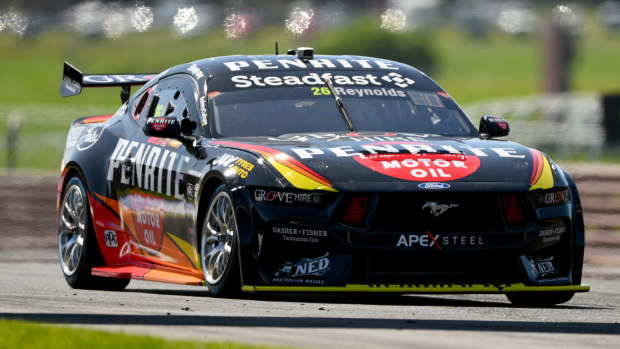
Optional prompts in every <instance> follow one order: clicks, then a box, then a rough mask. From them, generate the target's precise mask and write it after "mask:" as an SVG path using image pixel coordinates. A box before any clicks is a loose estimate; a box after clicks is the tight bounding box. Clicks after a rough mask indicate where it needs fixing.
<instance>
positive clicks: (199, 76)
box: [187, 64, 204, 79]
mask: <svg viewBox="0 0 620 349" xmlns="http://www.w3.org/2000/svg"><path fill="white" fill-rule="evenodd" d="M187 70H188V71H189V72H190V73H192V74H194V76H195V77H196V79H202V78H203V77H204V75H203V74H202V70H200V68H198V66H197V65H196V64H192V65H191V66H190V67H189V68H187Z"/></svg>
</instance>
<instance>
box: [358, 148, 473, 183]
mask: <svg viewBox="0 0 620 349" xmlns="http://www.w3.org/2000/svg"><path fill="white" fill-rule="evenodd" d="M354 159H355V160H356V161H357V162H359V163H360V164H362V165H364V166H365V167H367V168H369V169H371V170H373V171H375V172H379V173H382V174H384V175H388V176H390V177H395V178H400V179H405V180H409V181H417V182H427V181H428V180H433V179H440V180H442V181H453V180H456V179H459V178H463V177H466V176H469V175H470V174H472V173H474V172H476V171H477V170H478V168H479V167H480V159H479V158H478V157H477V156H473V155H468V156H465V155H457V154H427V153H424V154H411V155H407V154H372V155H368V156H364V155H362V156H356V157H354Z"/></svg>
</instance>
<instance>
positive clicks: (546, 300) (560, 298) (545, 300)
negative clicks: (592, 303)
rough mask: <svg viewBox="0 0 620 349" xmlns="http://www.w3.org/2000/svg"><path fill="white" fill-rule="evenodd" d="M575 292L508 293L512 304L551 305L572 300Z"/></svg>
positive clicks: (528, 305)
mask: <svg viewBox="0 0 620 349" xmlns="http://www.w3.org/2000/svg"><path fill="white" fill-rule="evenodd" d="M574 295H575V292H514V293H506V297H508V300H509V301H510V303H512V305H514V306H518V307H550V306H553V305H557V304H562V303H566V302H568V301H570V300H571V299H572V298H573V296H574Z"/></svg>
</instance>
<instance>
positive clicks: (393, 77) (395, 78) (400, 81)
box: [381, 72, 415, 88]
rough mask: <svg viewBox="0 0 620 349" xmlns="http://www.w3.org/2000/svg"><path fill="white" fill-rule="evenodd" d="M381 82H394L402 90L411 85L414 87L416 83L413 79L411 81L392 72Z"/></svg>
mask: <svg viewBox="0 0 620 349" xmlns="http://www.w3.org/2000/svg"><path fill="white" fill-rule="evenodd" d="M381 80H385V81H387V82H392V83H394V85H396V86H398V87H401V88H405V87H407V86H409V85H413V84H414V83H415V81H413V80H412V79H409V78H407V77H403V76H402V75H400V74H398V73H396V72H392V73H389V74H388V75H386V76H384V77H382V78H381Z"/></svg>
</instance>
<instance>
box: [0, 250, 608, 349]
mask: <svg viewBox="0 0 620 349" xmlns="http://www.w3.org/2000/svg"><path fill="white" fill-rule="evenodd" d="M585 272H586V276H585V280H584V282H585V283H588V284H590V285H591V286H592V291H591V292H589V293H586V294H578V295H576V296H575V298H573V300H571V301H570V302H569V303H567V304H566V305H562V306H557V307H553V308H544V309H532V308H515V307H512V306H511V305H510V304H509V303H508V301H507V300H506V299H505V298H504V296H502V295H442V296H394V295H392V296H389V295H388V296H386V295H376V294H375V295H358V296H346V295H271V294H270V295H256V294H248V295H246V296H245V297H244V298H242V299H214V298H209V297H206V296H205V293H204V290H203V289H202V288H200V287H195V286H193V287H192V286H177V285H169V284H161V283H153V282H145V281H136V280H133V281H132V282H131V283H130V284H129V287H128V288H127V289H126V290H125V291H123V292H102V291H87V290H74V289H71V288H69V287H68V286H67V284H66V283H65V281H64V278H63V277H62V273H61V271H60V266H59V264H58V258H57V256H56V251H55V250H53V249H49V248H46V249H34V250H33V249H12V250H6V249H5V250H0V275H1V276H2V277H1V280H2V281H1V283H0V296H1V298H2V301H1V302H0V318H5V319H22V320H29V321H40V322H46V323H53V324H62V325H71V326H87V327H93V328H98V329H104V330H109V331H112V332H127V333H145V334H150V335H153V336H163V337H169V338H183V339H198V340H233V341H237V342H248V343H255V344H271V345H285V346H292V347H297V348H320V349H325V348H356V349H358V348H359V349H362V348H415V347H420V348H429V347H431V348H480V347H491V346H492V347H495V348H527V347H534V348H558V347H562V348H564V349H565V348H614V347H615V348H617V347H618V346H619V344H620V323H619V322H620V310H619V307H620V269H618V268H600V267H599V268H594V267H586V271H585Z"/></svg>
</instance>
